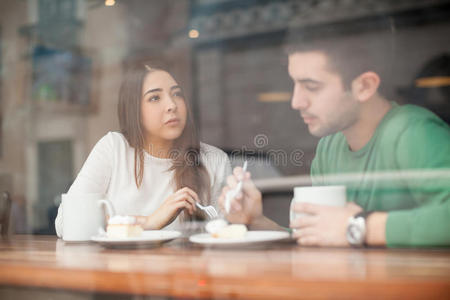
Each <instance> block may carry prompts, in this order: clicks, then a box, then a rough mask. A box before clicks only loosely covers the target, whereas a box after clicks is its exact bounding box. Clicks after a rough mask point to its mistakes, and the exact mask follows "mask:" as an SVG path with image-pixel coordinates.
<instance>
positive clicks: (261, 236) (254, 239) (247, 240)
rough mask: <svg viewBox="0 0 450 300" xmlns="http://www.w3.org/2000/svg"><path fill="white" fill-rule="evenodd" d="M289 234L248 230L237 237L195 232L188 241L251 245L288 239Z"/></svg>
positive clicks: (220, 244) (212, 244) (217, 244)
mask: <svg viewBox="0 0 450 300" xmlns="http://www.w3.org/2000/svg"><path fill="white" fill-rule="evenodd" d="M289 238H290V235H289V233H288V232H285V231H248V232H247V234H246V235H245V237H243V238H238V239H224V238H215V237H213V236H212V235H211V234H209V233H200V234H195V235H193V236H191V237H190V238H189V241H191V242H192V243H195V244H201V245H205V246H223V247H228V246H251V245H254V244H258V245H260V244H266V243H271V242H274V241H280V240H286V239H289Z"/></svg>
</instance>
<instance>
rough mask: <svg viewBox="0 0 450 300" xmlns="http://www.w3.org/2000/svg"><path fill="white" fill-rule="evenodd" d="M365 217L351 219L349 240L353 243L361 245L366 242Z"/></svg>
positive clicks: (348, 232)
mask: <svg viewBox="0 0 450 300" xmlns="http://www.w3.org/2000/svg"><path fill="white" fill-rule="evenodd" d="M364 235H365V220H364V218H356V219H351V220H350V222H349V225H348V227H347V240H348V242H349V243H350V244H351V245H355V246H359V245H362V244H363V243H364V238H365V236H364Z"/></svg>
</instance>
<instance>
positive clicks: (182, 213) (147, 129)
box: [55, 65, 231, 236]
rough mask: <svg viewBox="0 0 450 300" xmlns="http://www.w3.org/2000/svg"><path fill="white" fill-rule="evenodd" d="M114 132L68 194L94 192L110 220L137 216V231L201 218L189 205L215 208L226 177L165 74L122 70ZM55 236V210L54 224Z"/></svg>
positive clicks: (144, 68) (145, 68)
mask: <svg viewBox="0 0 450 300" xmlns="http://www.w3.org/2000/svg"><path fill="white" fill-rule="evenodd" d="M118 115H119V123H120V133H119V132H109V133H108V134H106V135H105V136H104V137H103V138H101V139H100V140H99V141H98V142H97V144H96V145H95V147H94V148H93V150H92V152H91V153H90V155H89V157H88V159H87V160H86V162H85V164H84V166H83V168H82V169H81V171H80V173H79V174H78V176H77V178H76V179H75V182H74V183H73V185H72V186H71V187H70V189H69V191H68V193H69V194H71V193H73V194H86V193H101V194H104V195H106V198H107V199H108V200H109V201H110V202H111V203H112V204H113V205H114V208H115V210H116V213H117V214H120V215H135V216H145V217H144V218H140V222H141V223H143V226H144V229H162V228H176V227H177V225H180V222H183V221H187V220H192V219H194V218H196V217H199V218H201V217H202V215H201V214H200V212H201V211H200V210H197V209H196V206H195V202H200V203H201V204H204V205H209V204H212V205H214V206H216V200H217V198H218V196H219V194H220V191H221V188H222V185H223V184H224V183H225V182H224V181H225V180H226V177H227V176H228V175H229V174H230V173H231V167H230V163H229V160H228V157H227V155H226V154H225V153H224V152H223V151H221V150H219V149H217V148H215V147H213V146H210V145H207V144H204V143H200V142H199V140H198V137H197V133H196V130H195V126H194V122H193V119H192V114H191V112H190V109H189V103H188V101H187V100H186V99H185V97H184V95H183V90H182V88H181V87H180V86H179V85H178V83H177V82H176V80H175V79H174V78H173V77H172V75H171V74H170V73H168V72H167V71H165V70H164V69H163V68H160V67H157V66H149V65H141V66H137V67H134V68H132V69H131V70H129V71H128V72H127V74H126V76H125V79H124V81H123V83H122V86H121V88H120V94H119V103H118ZM55 225H56V231H57V233H58V236H60V235H61V234H60V233H61V229H62V208H61V206H60V208H59V211H58V217H57V218H56V221H55Z"/></svg>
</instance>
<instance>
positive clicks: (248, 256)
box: [0, 236, 450, 299]
mask: <svg viewBox="0 0 450 300" xmlns="http://www.w3.org/2000/svg"><path fill="white" fill-rule="evenodd" d="M0 286H3V287H12V286H13V287H14V286H15V287H21V286H26V287H35V288H36V287H38V288H46V289H54V290H61V289H63V290H67V291H80V292H87V293H124V294H135V295H167V296H171V297H185V298H190V297H193V298H215V299H217V298H220V299H222V298H242V299H301V298H307V299H323V298H328V299H330V298H333V299H336V298H341V299H352V298H353V299H368V298H369V299H370V298H378V299H381V298H383V299H399V298H402V299H419V298H421V299H438V298H442V299H449V298H450V251H449V250H389V249H336V248H302V247H298V246H297V245H295V244H292V243H284V244H277V245H272V246H270V247H265V248H261V249H252V250H245V249H241V250H238V249H234V250H223V249H222V250H220V249H203V248H199V247H196V246H193V245H191V244H189V243H188V242H187V241H183V240H181V241H180V240H179V241H174V242H171V243H169V244H166V245H164V246H163V247H160V248H153V249H135V250H114V249H104V248H102V247H101V246H99V245H96V244H91V243H81V244H68V243H65V242H64V241H62V240H57V239H56V238H55V237H50V236H14V237H12V238H10V240H9V241H1V242H0Z"/></svg>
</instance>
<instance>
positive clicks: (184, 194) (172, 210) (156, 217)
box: [143, 187, 200, 229]
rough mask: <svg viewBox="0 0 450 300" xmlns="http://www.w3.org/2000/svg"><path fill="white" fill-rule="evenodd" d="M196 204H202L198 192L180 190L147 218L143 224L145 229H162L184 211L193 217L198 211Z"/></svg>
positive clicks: (185, 188) (186, 188) (185, 189)
mask: <svg viewBox="0 0 450 300" xmlns="http://www.w3.org/2000/svg"><path fill="white" fill-rule="evenodd" d="M195 202H200V200H199V198H198V195H197V193H196V192H194V191H193V190H191V189H190V188H188V187H184V188H182V189H179V190H178V191H176V192H175V193H173V194H172V195H170V196H169V197H167V199H166V200H164V202H163V204H162V205H161V206H160V207H159V208H158V209H157V210H156V211H155V212H154V213H153V214H151V215H150V216H148V217H147V219H146V221H145V224H143V227H144V229H161V228H163V227H164V226H166V225H168V224H170V223H172V221H173V220H175V218H176V217H177V216H178V215H179V214H180V213H181V212H182V211H183V210H186V211H187V212H188V213H189V214H190V215H192V214H193V213H194V212H195V211H196V210H197V207H196V206H195Z"/></svg>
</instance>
